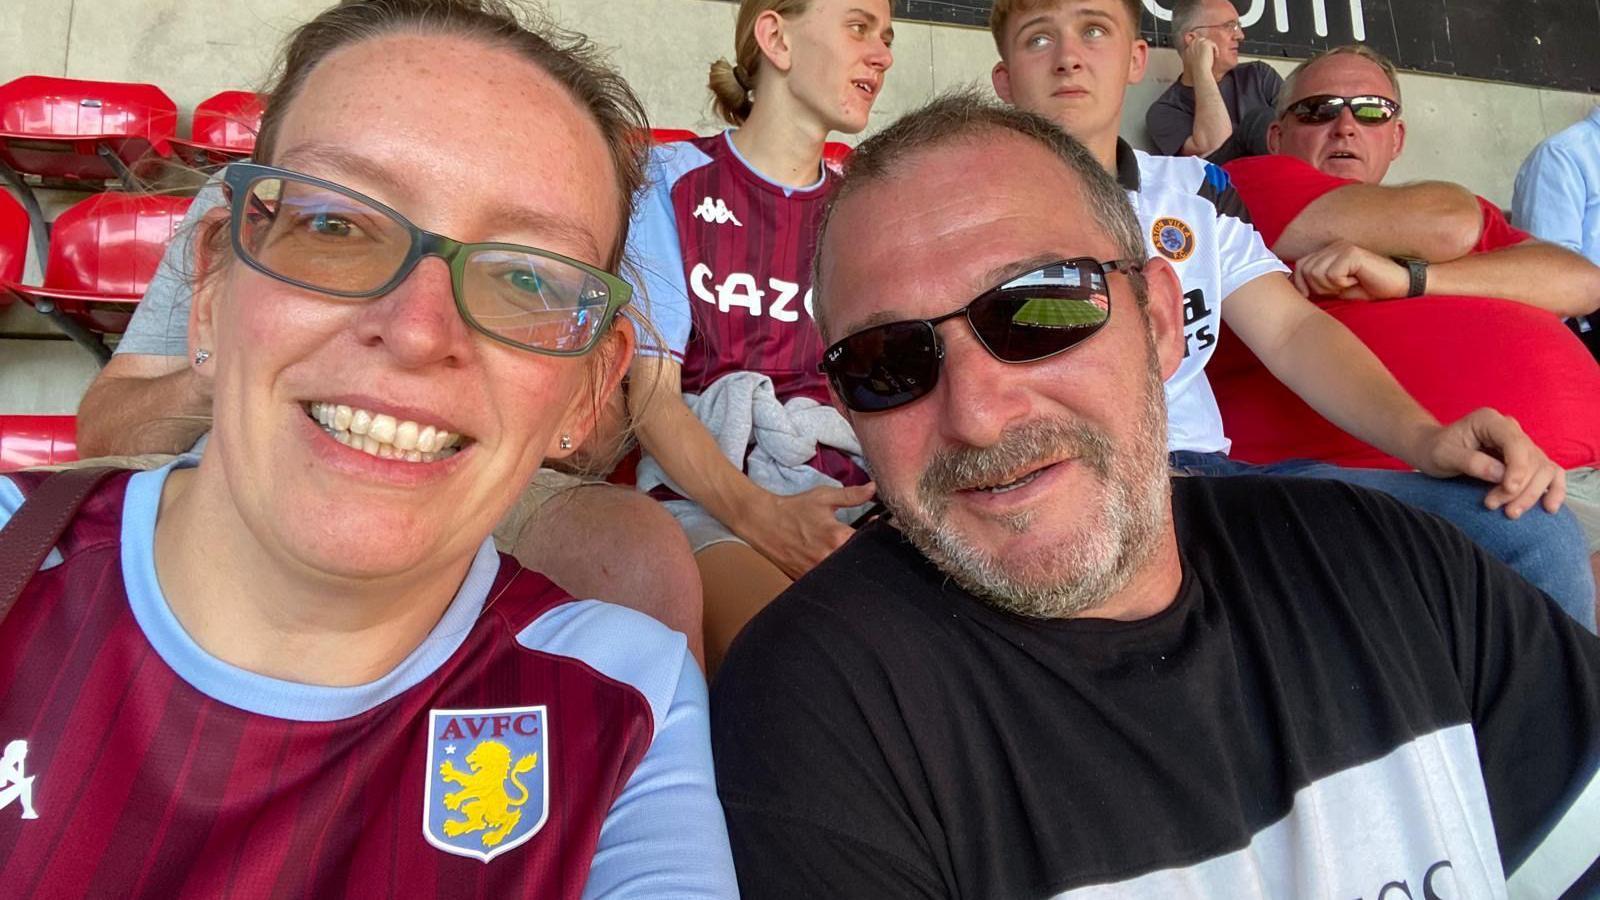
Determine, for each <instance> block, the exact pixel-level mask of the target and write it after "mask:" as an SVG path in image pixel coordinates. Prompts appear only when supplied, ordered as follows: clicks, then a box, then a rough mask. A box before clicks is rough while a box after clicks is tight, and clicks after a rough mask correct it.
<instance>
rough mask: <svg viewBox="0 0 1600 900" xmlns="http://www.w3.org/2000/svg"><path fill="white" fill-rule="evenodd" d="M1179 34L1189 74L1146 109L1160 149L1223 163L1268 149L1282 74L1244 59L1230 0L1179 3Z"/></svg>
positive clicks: (1175, 13) (1175, 17)
mask: <svg viewBox="0 0 1600 900" xmlns="http://www.w3.org/2000/svg"><path fill="white" fill-rule="evenodd" d="M1172 33H1173V35H1174V37H1175V40H1176V45H1177V47H1178V49H1179V51H1180V52H1181V53H1182V54H1183V76H1182V77H1181V78H1179V79H1178V80H1177V81H1176V82H1173V85H1172V87H1170V88H1168V89H1167V92H1166V93H1164V94H1162V95H1161V96H1160V97H1158V98H1156V101H1155V102H1154V103H1152V104H1150V109H1149V111H1148V112H1146V113H1145V119H1144V121H1145V129H1146V130H1147V131H1148V132H1149V133H1150V141H1151V143H1152V144H1154V145H1155V148H1156V152H1157V153H1159V154H1161V155H1163V156H1203V157H1205V158H1206V159H1208V160H1210V161H1211V162H1214V163H1216V164H1217V165H1221V164H1223V163H1225V162H1228V161H1229V160H1233V159H1237V158H1239V157H1241V156H1260V155H1264V154H1266V153H1267V152H1268V151H1267V126H1268V125H1270V124H1272V119H1273V108H1274V106H1275V104H1276V103H1277V102H1278V92H1279V90H1281V89H1282V88H1283V78H1282V77H1281V76H1279V75H1278V73H1277V72H1276V71H1275V70H1274V69H1273V68H1272V67H1271V66H1269V65H1267V64H1266V63H1264V62H1253V63H1245V64H1244V65H1240V64H1239V45H1240V44H1241V43H1243V42H1244V28H1243V27H1242V26H1241V25H1240V24H1239V13H1238V10H1236V9H1234V7H1233V4H1232V3H1230V2H1228V0H1178V2H1177V3H1176V4H1175V5H1174V6H1173V8H1172Z"/></svg>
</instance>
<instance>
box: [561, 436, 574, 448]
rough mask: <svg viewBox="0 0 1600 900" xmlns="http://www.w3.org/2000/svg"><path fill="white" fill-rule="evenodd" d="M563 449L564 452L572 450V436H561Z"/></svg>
mask: <svg viewBox="0 0 1600 900" xmlns="http://www.w3.org/2000/svg"><path fill="white" fill-rule="evenodd" d="M561 449H563V450H571V449H572V435H570V434H563V435H562V436H561Z"/></svg>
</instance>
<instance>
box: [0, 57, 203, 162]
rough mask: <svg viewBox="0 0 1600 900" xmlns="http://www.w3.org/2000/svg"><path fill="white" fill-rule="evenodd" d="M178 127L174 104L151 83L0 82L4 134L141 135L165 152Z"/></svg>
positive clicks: (42, 78) (29, 78) (40, 78)
mask: <svg viewBox="0 0 1600 900" xmlns="http://www.w3.org/2000/svg"><path fill="white" fill-rule="evenodd" d="M177 127H178V107H177V104H175V103H173V102H172V98H171V97H168V96H167V95H166V93H165V92H163V91H162V90H161V89H160V88H158V87H156V86H155V85H153V84H135V83H131V82H120V81H84V80H81V79H77V78H53V77H50V76H47V75H24V76H22V77H21V78H18V79H15V80H13V81H10V82H7V83H6V84H3V85H0V133H4V134H6V135H8V136H20V137H39V138H66V137H102V136H117V137H142V138H144V139H146V140H148V141H149V142H150V143H151V144H153V145H155V146H156V148H157V152H160V153H165V152H166V142H167V139H168V138H171V137H172V136H173V135H174V134H175V133H176V131H177Z"/></svg>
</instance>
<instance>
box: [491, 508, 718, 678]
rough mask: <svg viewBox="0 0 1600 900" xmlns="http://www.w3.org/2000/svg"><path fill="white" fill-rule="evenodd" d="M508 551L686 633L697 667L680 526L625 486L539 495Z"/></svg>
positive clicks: (695, 596) (694, 614) (692, 596)
mask: <svg viewBox="0 0 1600 900" xmlns="http://www.w3.org/2000/svg"><path fill="white" fill-rule="evenodd" d="M512 555H513V556H515V557H516V558H517V561H518V562H520V563H522V564H523V565H524V566H527V567H528V568H530V569H533V570H534V571H537V572H543V573H544V574H545V575H546V576H547V577H548V578H549V579H550V580H551V581H554V582H555V583H556V584H559V585H561V587H562V588H563V589H565V590H566V591H567V593H569V594H572V595H573V596H574V597H583V598H590V597H592V598H596V599H599V600H604V601H606V602H608V603H615V604H617V605H618V606H626V607H628V608H629V609H636V610H639V611H640V612H642V613H645V614H646V615H649V616H651V617H653V618H655V619H656V620H657V621H660V622H661V623H663V624H665V625H666V626H667V627H668V628H671V629H672V630H674V631H681V632H683V633H684V635H686V636H687V637H688V638H689V649H690V651H691V652H693V653H694V658H695V659H696V660H697V661H698V662H699V663H700V665H701V668H704V667H705V651H704V649H703V645H702V643H701V627H702V626H701V614H700V609H701V607H700V604H701V593H700V573H699V570H698V569H697V568H696V567H695V560H694V554H693V553H692V552H691V551H690V550H689V541H688V539H687V538H685V537H684V536H683V529H682V528H680V527H679V526H678V523H677V520H675V519H673V518H672V515H671V514H670V513H668V512H667V511H666V510H665V509H664V508H662V506H661V504H659V503H657V502H655V501H654V500H652V499H650V498H649V497H646V496H645V495H644V494H641V493H639V492H638V491H635V490H632V489H631V488H623V487H617V486H615V485H609V484H588V485H583V486H582V487H575V488H572V489H570V490H565V491H561V492H560V493H558V494H556V495H555V496H554V497H552V498H550V499H549V500H547V501H545V502H544V503H542V504H541V505H540V506H539V508H538V510H537V511H535V512H534V513H533V514H532V516H531V517H530V518H529V519H528V522H527V524H526V525H524V526H523V528H522V532H521V534H520V535H519V537H518V539H517V541H516V545H515V548H514V549H513V551H512Z"/></svg>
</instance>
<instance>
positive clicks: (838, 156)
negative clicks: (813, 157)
mask: <svg viewBox="0 0 1600 900" xmlns="http://www.w3.org/2000/svg"><path fill="white" fill-rule="evenodd" d="M851 149H852V148H851V147H850V145H849V144H845V143H840V142H839V141H829V142H827V143H826V144H823V145H822V159H823V161H824V162H826V163H827V164H828V165H830V166H832V167H833V168H835V169H842V168H844V161H845V160H846V159H849V158H850V150H851Z"/></svg>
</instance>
